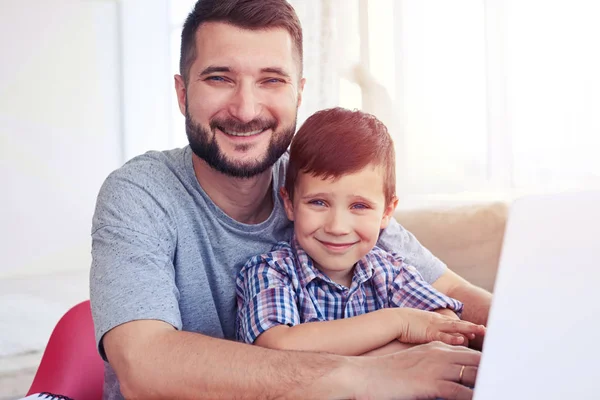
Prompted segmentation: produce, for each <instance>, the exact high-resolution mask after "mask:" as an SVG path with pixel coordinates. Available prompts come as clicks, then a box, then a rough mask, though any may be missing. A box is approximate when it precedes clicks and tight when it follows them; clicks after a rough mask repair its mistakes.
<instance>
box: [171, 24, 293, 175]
mask: <svg viewBox="0 0 600 400" xmlns="http://www.w3.org/2000/svg"><path fill="white" fill-rule="evenodd" d="M196 52H197V57H196V60H195V61H194V63H193V64H192V66H191V68H190V71H189V81H188V84H187V87H185V85H184V84H183V80H182V78H181V77H180V76H177V77H176V88H177V94H178V100H179V107H180V109H181V111H182V113H184V115H185V117H186V131H187V135H188V139H189V142H190V147H191V148H192V150H193V151H194V153H195V154H196V155H197V156H198V157H200V158H202V159H204V160H205V161H206V162H207V163H208V164H209V165H210V166H211V167H212V168H214V169H216V170H218V171H220V172H223V173H225V174H228V175H230V176H236V177H251V176H254V175H256V174H259V173H261V172H263V171H265V170H267V169H268V168H269V167H271V166H272V165H273V164H274V163H275V162H276V161H277V159H278V158H279V157H280V156H281V155H282V154H283V153H284V152H285V151H286V149H287V148H288V146H289V144H290V141H291V139H292V136H293V135H294V132H295V130H296V115H297V111H298V107H299V105H300V101H301V96H302V88H303V86H304V80H303V79H302V80H301V79H300V76H299V74H300V68H299V65H298V62H297V57H295V53H294V52H295V49H294V45H293V42H292V38H291V36H290V35H289V33H288V32H287V31H286V30H285V29H283V28H281V29H280V28H274V29H268V30H247V29H241V28H238V27H235V26H232V25H228V24H225V23H218V22H209V23H205V24H203V25H202V26H201V27H200V28H199V29H198V31H197V33H196Z"/></svg>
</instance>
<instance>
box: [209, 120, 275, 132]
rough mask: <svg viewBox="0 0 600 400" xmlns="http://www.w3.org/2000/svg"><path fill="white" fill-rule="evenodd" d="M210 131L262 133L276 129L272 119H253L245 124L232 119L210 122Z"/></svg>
mask: <svg viewBox="0 0 600 400" xmlns="http://www.w3.org/2000/svg"><path fill="white" fill-rule="evenodd" d="M209 126H210V129H211V130H212V131H214V130H215V129H217V128H218V129H219V130H221V131H228V132H251V131H263V130H265V129H272V130H275V129H276V128H277V121H275V120H273V119H264V118H261V119H253V120H252V121H250V122H247V123H241V122H240V121H236V120H234V119H219V120H212V121H210V125H209Z"/></svg>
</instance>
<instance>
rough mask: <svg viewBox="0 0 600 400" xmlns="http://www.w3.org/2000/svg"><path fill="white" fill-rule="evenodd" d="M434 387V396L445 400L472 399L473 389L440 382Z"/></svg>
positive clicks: (458, 384) (457, 384)
mask: <svg viewBox="0 0 600 400" xmlns="http://www.w3.org/2000/svg"><path fill="white" fill-rule="evenodd" d="M436 386H437V387H436V396H437V397H441V398H443V399H446V400H471V399H472V398H473V389H470V388H468V387H466V386H463V385H461V384H460V383H454V382H448V381H440V382H438V383H437V385H436Z"/></svg>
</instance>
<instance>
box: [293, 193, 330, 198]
mask: <svg viewBox="0 0 600 400" xmlns="http://www.w3.org/2000/svg"><path fill="white" fill-rule="evenodd" d="M327 196H329V193H308V194H305V195H304V196H302V197H300V198H301V199H312V198H315V197H327Z"/></svg>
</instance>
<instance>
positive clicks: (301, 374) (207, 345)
mask: <svg viewBox="0 0 600 400" xmlns="http://www.w3.org/2000/svg"><path fill="white" fill-rule="evenodd" d="M104 348H105V350H106V353H107V356H108V359H109V362H110V363H111V365H112V367H113V368H114V370H115V372H116V374H117V377H118V379H119V382H120V385H121V391H122V393H123V395H124V396H125V397H126V398H128V399H159V398H177V399H183V400H185V399H203V398H210V399H218V398H231V397H232V395H234V396H235V397H236V398H240V399H242V398H249V399H255V398H275V397H285V398H302V399H304V398H364V397H367V396H368V397H370V398H378V399H392V398H394V399H413V398H435V397H443V398H446V399H470V398H471V396H472V390H471V389H469V388H468V387H466V386H463V385H462V384H464V385H468V386H472V385H473V384H474V382H475V377H476V374H477V367H478V365H479V360H480V353H478V352H476V351H473V350H470V349H464V348H460V347H451V346H447V345H444V344H442V343H439V342H436V343H430V344H427V345H421V346H416V347H414V348H412V349H409V350H406V351H403V352H401V353H396V354H392V355H389V356H384V357H365V358H361V357H358V358H356V357H343V356H335V355H329V354H316V353H308V352H287V351H277V350H270V349H265V348H261V347H259V346H251V345H246V344H241V343H237V342H231V341H226V340H223V339H215V338H210V337H207V336H203V335H200V334H196V333H191V332H181V331H177V330H175V329H173V328H172V327H171V326H170V325H168V324H165V323H163V322H160V321H150V320H145V321H144V320H140V321H134V322H128V323H126V324H123V325H120V326H118V327H116V328H113V329H112V330H110V331H109V332H108V333H107V334H106V335H105V336H104ZM463 365H464V366H465V367H466V368H464V372H463V373H462V380H461V379H459V377H460V375H461V370H462V366H463ZM274 377H276V379H273V378H274ZM461 383H462V384H461Z"/></svg>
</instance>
